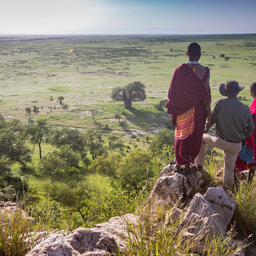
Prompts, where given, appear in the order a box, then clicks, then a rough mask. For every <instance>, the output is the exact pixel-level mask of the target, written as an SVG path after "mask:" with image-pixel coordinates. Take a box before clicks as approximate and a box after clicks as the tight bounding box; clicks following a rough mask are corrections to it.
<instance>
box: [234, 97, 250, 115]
mask: <svg viewBox="0 0 256 256" xmlns="http://www.w3.org/2000/svg"><path fill="white" fill-rule="evenodd" d="M237 102H239V104H240V106H241V107H242V108H243V109H244V111H246V112H248V113H249V114H251V110H250V108H249V107H248V106H247V105H246V104H244V103H243V102H241V101H240V100H239V99H237Z"/></svg>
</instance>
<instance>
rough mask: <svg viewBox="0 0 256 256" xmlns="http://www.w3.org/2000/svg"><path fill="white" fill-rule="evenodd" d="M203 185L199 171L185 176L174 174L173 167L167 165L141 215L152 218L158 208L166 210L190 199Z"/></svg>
mask: <svg viewBox="0 0 256 256" xmlns="http://www.w3.org/2000/svg"><path fill="white" fill-rule="evenodd" d="M203 183H204V181H203V175H202V173H201V172H200V171H197V170H194V171H191V172H190V173H188V174H186V175H185V174H182V173H178V172H176V170H175V166H174V165H167V166H166V167H165V168H164V169H163V170H162V171H161V173H160V175H159V178H158V180H157V182H156V184H155V186H154V188H153V190H152V191H151V194H150V196H149V199H148V203H147V205H146V206H145V208H144V210H143V212H142V214H143V215H145V213H148V214H150V215H151V216H152V215H154V213H155V212H156V211H157V209H158V208H159V207H160V208H163V209H166V208H168V207H169V206H171V205H173V204H175V203H177V202H180V201H185V200H187V199H189V198H192V197H193V195H194V194H195V193H196V192H198V191H199V190H200V188H201V187H202V185H203Z"/></svg>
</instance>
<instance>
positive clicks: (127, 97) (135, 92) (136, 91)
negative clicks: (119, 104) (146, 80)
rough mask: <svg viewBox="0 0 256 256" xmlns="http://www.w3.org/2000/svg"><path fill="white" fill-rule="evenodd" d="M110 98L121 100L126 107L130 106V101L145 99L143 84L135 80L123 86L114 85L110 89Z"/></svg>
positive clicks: (129, 107)
mask: <svg viewBox="0 0 256 256" xmlns="http://www.w3.org/2000/svg"><path fill="white" fill-rule="evenodd" d="M111 98H112V100H114V101H123V102H124V106H125V108H127V109H131V108H132V102H135V101H143V100H145V99H146V92H145V85H144V84H142V83H141V82H138V81H135V82H133V83H129V84H128V85H126V86H125V87H116V88H114V89H113V90H112V93H111Z"/></svg>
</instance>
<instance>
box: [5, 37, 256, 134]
mask: <svg viewBox="0 0 256 256" xmlns="http://www.w3.org/2000/svg"><path fill="white" fill-rule="evenodd" d="M193 41H196V42H199V43H200V45H201V47H202V58H201V60H200V61H201V63H202V64H203V65H206V66H208V67H209V68H210V69H211V80H210V83H211V88H212V95H213V101H214V100H215V99H217V98H219V97H220V95H219V92H218V86H219V84H220V83H222V82H225V81H226V80H238V81H239V82H240V84H241V85H245V86H246V89H245V90H244V91H243V92H242V93H241V96H242V97H243V99H244V102H245V103H247V104H250V101H251V99H250V95H249V88H248V87H249V85H250V84H251V83H252V82H255V81H256V72H255V69H256V35H228V36H217V35H216V36H73V37H34V38H32V37H9V38H8V37H2V38H0V45H1V47H0V70H1V72H0V81H1V82H0V88H1V93H0V107H1V114H2V115H3V116H4V118H5V119H7V120H11V119H14V118H16V119H19V120H22V121H24V122H26V121H27V119H28V117H27V115H26V111H25V108H28V107H30V108H31V109H33V106H37V107H39V113H37V114H35V113H33V112H32V113H31V116H32V119H33V120H34V121H36V120H37V119H38V118H46V119H47V120H48V122H49V123H50V124H51V125H54V126H67V127H77V128H81V129H88V128H100V129H103V130H104V129H105V130H106V131H110V130H112V131H113V132H119V133H120V134H122V135H123V136H124V135H125V136H127V134H128V135H129V133H128V132H129V131H130V132H133V133H137V134H142V135H143V134H144V133H148V134H152V133H154V132H155V131H156V130H157V129H159V128H162V127H165V126H166V122H167V120H168V118H169V116H168V115H167V114H166V113H165V112H160V111H158V110H156V109H154V104H157V103H158V102H159V101H160V100H163V99H167V91H168V87H169V83H170V80H171V77H172V74H173V71H174V69H175V68H176V67H177V66H178V65H180V64H181V63H183V62H185V61H187V58H186V47H187V45H188V43H190V42H193ZM133 81H140V82H142V83H143V84H145V86H146V94H147V99H146V100H145V101H144V102H139V103H134V104H133V106H134V108H135V109H134V110H133V111H128V110H126V109H125V108H124V107H123V104H122V102H118V103H116V102H113V101H112V100H111V98H110V93H111V91H112V89H113V88H114V87H117V86H125V85H127V84H128V83H130V82H133ZM59 96H63V97H64V100H63V104H64V105H66V106H65V107H63V105H60V104H59V101H58V97H59ZM115 114H121V118H122V119H123V120H124V121H125V122H124V123H123V124H124V125H123V126H120V125H119V122H118V120H117V119H115Z"/></svg>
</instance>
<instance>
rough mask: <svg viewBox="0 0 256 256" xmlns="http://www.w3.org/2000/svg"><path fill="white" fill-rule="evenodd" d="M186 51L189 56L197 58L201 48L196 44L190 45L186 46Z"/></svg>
mask: <svg viewBox="0 0 256 256" xmlns="http://www.w3.org/2000/svg"><path fill="white" fill-rule="evenodd" d="M187 51H188V55H189V56H198V55H200V54H201V47H200V45H199V44H198V43H191V44H189V45H188V49H187Z"/></svg>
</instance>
